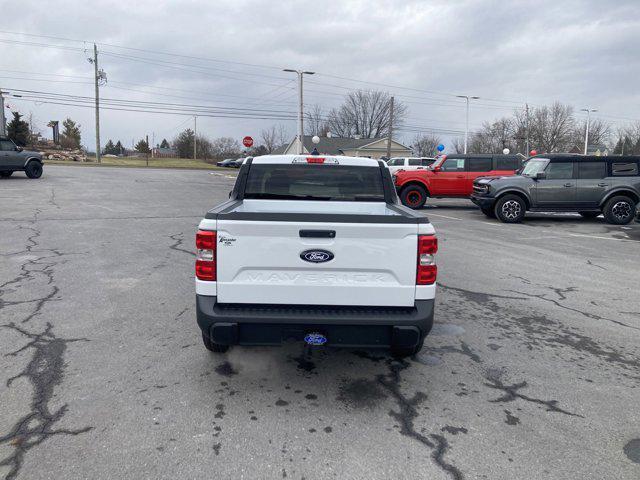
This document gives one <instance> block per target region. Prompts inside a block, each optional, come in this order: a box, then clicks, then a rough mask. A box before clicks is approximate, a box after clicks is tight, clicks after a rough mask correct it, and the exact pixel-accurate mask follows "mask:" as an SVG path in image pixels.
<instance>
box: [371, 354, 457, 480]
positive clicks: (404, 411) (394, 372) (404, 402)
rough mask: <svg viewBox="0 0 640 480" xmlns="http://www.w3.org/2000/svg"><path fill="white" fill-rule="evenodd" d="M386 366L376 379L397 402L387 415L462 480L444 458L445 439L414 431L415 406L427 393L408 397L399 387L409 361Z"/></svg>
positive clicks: (446, 442)
mask: <svg viewBox="0 0 640 480" xmlns="http://www.w3.org/2000/svg"><path fill="white" fill-rule="evenodd" d="M388 367H389V371H388V373H386V374H380V375H377V377H376V380H377V382H378V383H379V384H380V385H381V386H382V387H383V388H384V389H385V390H386V391H387V392H388V393H389V395H390V396H391V397H392V398H393V399H395V401H396V403H397V406H398V410H397V411H396V410H390V411H389V416H391V417H392V418H394V419H396V420H397V421H398V423H399V424H400V433H401V434H402V435H405V436H407V437H410V438H413V439H414V440H416V441H418V442H420V443H421V444H423V445H424V446H426V447H428V448H430V449H431V459H432V460H433V462H434V463H435V464H436V465H437V466H438V467H439V468H440V469H441V470H443V471H444V472H446V473H447V474H449V475H450V476H451V478H453V479H454V480H462V479H463V478H464V475H463V474H462V472H461V471H460V470H459V469H458V468H457V467H456V466H454V465H452V464H451V463H449V462H447V461H446V460H445V458H444V457H445V455H446V453H447V452H448V451H449V442H448V441H447V439H446V438H445V437H444V436H443V435H440V434H428V435H425V434H423V433H420V432H418V431H416V428H415V425H414V422H415V420H416V418H417V417H418V416H419V413H418V409H417V407H418V406H419V405H420V404H421V403H423V402H424V401H425V400H426V399H427V395H426V394H425V393H423V392H416V393H415V394H414V395H413V397H411V398H409V397H407V396H406V395H405V394H403V393H402V391H401V389H400V382H401V372H402V371H403V370H405V369H406V368H407V367H409V363H407V362H405V361H404V360H389V361H388Z"/></svg>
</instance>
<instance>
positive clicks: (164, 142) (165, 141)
mask: <svg viewBox="0 0 640 480" xmlns="http://www.w3.org/2000/svg"><path fill="white" fill-rule="evenodd" d="M160 148H171V146H170V145H169V142H167V139H166V138H163V139H162V143H161V144H160Z"/></svg>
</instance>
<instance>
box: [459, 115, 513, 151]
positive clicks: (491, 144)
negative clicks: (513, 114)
mask: <svg viewBox="0 0 640 480" xmlns="http://www.w3.org/2000/svg"><path fill="white" fill-rule="evenodd" d="M515 146H516V145H515V142H514V121H513V119H511V118H501V119H499V120H496V121H495V122H493V123H489V122H484V124H483V125H482V128H481V129H480V131H478V132H476V133H475V134H473V136H472V137H471V142H470V144H469V148H468V151H469V153H502V150H504V149H505V148H508V149H509V150H512V149H514V148H515Z"/></svg>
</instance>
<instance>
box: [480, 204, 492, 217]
mask: <svg viewBox="0 0 640 480" xmlns="http://www.w3.org/2000/svg"><path fill="white" fill-rule="evenodd" d="M480 210H482V213H484V214H485V215H486V216H487V217H489V218H496V213H495V212H494V211H493V208H491V207H482V208H480Z"/></svg>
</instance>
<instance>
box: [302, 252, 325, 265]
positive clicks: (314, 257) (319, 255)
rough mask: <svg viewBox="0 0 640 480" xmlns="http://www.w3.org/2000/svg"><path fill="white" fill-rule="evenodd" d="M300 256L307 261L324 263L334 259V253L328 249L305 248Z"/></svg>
mask: <svg viewBox="0 0 640 480" xmlns="http://www.w3.org/2000/svg"><path fill="white" fill-rule="evenodd" d="M300 258H301V259H302V260H304V261H305V262H311V263H323V262H328V261H329V260H333V253H331V252H330V251H328V250H305V251H304V252H302V253H301V254H300Z"/></svg>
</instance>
